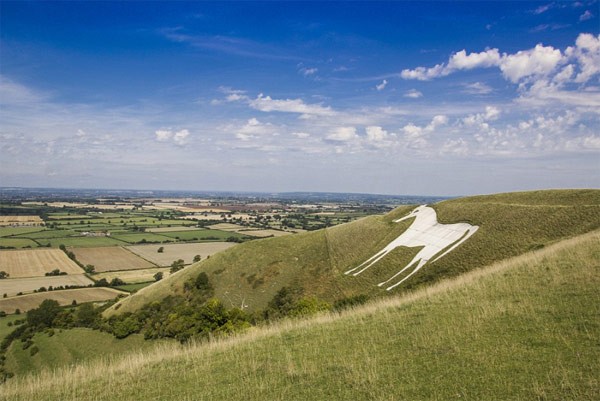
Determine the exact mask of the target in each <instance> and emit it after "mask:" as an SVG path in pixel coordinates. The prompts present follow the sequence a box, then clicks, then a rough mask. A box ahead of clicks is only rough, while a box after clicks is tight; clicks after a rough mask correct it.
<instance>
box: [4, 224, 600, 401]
mask: <svg viewBox="0 0 600 401" xmlns="http://www.w3.org/2000/svg"><path fill="white" fill-rule="evenodd" d="M599 286H600V232H599V231H596V232H594V233H591V234H587V235H584V236H581V237H578V238H574V239H570V240H565V241H562V242H560V243H557V244H554V245H551V246H547V247H545V248H544V249H540V250H537V251H534V252H532V253H528V254H525V255H522V256H520V257H517V258H514V259H512V260H509V261H503V262H500V263H496V264H494V265H491V266H489V267H487V268H484V269H477V270H473V271H472V272H470V273H467V274H464V275H462V276H461V277H458V278H455V279H451V280H444V281H442V282H440V283H438V284H435V285H433V286H429V287H427V288H423V289H421V290H416V291H414V292H409V293H408V294H405V295H403V296H396V297H390V298H388V299H385V300H380V301H378V302H376V303H373V304H370V305H366V306H363V307H360V308H358V309H356V310H353V311H347V312H345V313H342V314H339V315H338V314H331V315H324V316H320V317H317V318H313V319H310V320H300V321H286V322H282V323H280V324H277V325H274V326H271V327H267V328H263V329H255V330H253V331H252V332H250V333H248V334H246V335H243V336H239V337H234V338H230V339H226V340H222V341H215V342H213V343H209V344H205V345H197V346H191V347H189V348H181V347H176V346H173V347H166V348H162V349H158V350H155V351H153V352H149V353H147V354H137V355H134V356H128V357H126V358H123V359H122V360H118V361H116V362H113V363H109V362H95V363H91V364H90V365H86V366H81V367H75V368H71V369H67V370H59V371H57V372H46V373H44V374H42V375H41V376H36V377H33V378H25V379H13V380H11V381H9V382H8V383H6V384H5V385H4V388H2V394H3V395H2V397H3V398H4V399H6V400H31V399H36V400H59V399H60V400H113V399H119V400H138V399H165V400H166V399H173V400H175V399H177V400H232V399H250V400H259V399H260V400H263V399H269V400H306V399H313V400H316V399H327V400H347V399H371V400H400V399H419V400H448V399H470V400H483V399H486V400H507V399H511V400H534V399H537V400H562V399H569V400H592V399H599V398H600V390H599V389H600V381H599V379H598V375H597V373H598V371H599V370H600V348H598V338H599V337H600V324H599V322H598V316H599V315H600V293H599V292H598V288H599Z"/></svg>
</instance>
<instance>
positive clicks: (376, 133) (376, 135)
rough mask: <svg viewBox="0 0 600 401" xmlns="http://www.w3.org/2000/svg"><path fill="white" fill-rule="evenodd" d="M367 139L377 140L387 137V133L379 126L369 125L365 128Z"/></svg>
mask: <svg viewBox="0 0 600 401" xmlns="http://www.w3.org/2000/svg"><path fill="white" fill-rule="evenodd" d="M365 132H366V133H367V140H368V141H370V142H379V141H383V140H385V139H387V138H388V136H389V134H388V132H387V131H386V130H384V129H383V128H381V127H379V126H369V127H366V128H365Z"/></svg>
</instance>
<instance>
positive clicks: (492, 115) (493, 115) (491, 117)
mask: <svg viewBox="0 0 600 401" xmlns="http://www.w3.org/2000/svg"><path fill="white" fill-rule="evenodd" d="M499 116H500V109H499V108H497V107H494V106H486V107H485V114H484V115H483V117H484V119H485V120H486V121H495V120H497V119H498V117H499Z"/></svg>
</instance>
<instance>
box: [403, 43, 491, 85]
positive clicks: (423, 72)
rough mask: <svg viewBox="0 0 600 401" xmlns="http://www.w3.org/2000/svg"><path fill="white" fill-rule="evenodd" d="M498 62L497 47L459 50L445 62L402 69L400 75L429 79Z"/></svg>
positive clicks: (406, 77) (409, 77)
mask: <svg viewBox="0 0 600 401" xmlns="http://www.w3.org/2000/svg"><path fill="white" fill-rule="evenodd" d="M499 62H500V53H499V51H498V49H489V50H486V51H483V52H480V53H470V54H467V52H466V50H461V51H459V52H457V53H454V54H453V55H452V56H450V58H449V60H448V63H447V64H444V63H442V64H437V65H435V66H434V67H431V68H425V67H417V68H415V69H414V70H410V69H405V70H402V72H401V73H400V76H401V77H402V78H404V79H417V80H419V81H429V80H431V79H433V78H439V77H445V76H447V75H450V74H452V73H453V72H455V71H460V70H472V69H474V68H484V67H492V66H496V65H498V63H499Z"/></svg>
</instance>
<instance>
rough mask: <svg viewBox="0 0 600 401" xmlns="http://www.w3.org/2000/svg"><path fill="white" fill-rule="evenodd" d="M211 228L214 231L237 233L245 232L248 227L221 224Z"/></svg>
mask: <svg viewBox="0 0 600 401" xmlns="http://www.w3.org/2000/svg"><path fill="white" fill-rule="evenodd" d="M209 228H210V229H213V230H221V231H232V232H237V231H239V230H243V229H245V228H247V227H243V226H239V225H237V224H231V223H219V224H213V225H212V226H209Z"/></svg>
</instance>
